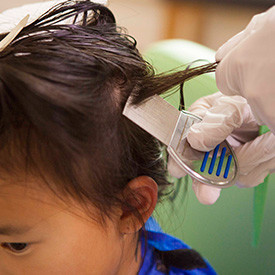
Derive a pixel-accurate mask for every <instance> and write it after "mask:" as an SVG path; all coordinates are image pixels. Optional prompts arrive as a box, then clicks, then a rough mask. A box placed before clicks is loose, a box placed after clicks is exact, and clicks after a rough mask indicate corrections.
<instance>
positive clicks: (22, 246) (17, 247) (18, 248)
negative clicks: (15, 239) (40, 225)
mask: <svg viewBox="0 0 275 275" xmlns="http://www.w3.org/2000/svg"><path fill="white" fill-rule="evenodd" d="M1 246H2V247H3V248H6V249H9V250H11V251H12V252H14V253H23V252H25V251H26V250H27V249H28V247H29V245H28V243H1Z"/></svg>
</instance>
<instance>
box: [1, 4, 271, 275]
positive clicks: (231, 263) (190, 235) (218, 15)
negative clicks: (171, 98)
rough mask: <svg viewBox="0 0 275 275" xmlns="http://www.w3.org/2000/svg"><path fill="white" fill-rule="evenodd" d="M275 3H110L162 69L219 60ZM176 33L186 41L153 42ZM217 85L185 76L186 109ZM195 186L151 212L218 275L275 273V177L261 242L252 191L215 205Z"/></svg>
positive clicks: (229, 194)
mask: <svg viewBox="0 0 275 275" xmlns="http://www.w3.org/2000/svg"><path fill="white" fill-rule="evenodd" d="M33 2H38V1H33V0H9V1H3V0H2V1H1V5H0V12H1V11H4V10H6V9H9V8H13V7H17V6H20V5H23V4H28V3H33ZM273 4H275V1H274V0H204V1H203V0H202V1H199V0H190V1H188V0H109V3H108V7H109V8H110V9H111V10H112V11H113V13H114V14H115V16H116V19H117V22H118V25H120V26H122V27H125V28H127V29H128V33H129V34H130V35H132V36H133V37H135V38H136V40H137V43H138V48H139V50H140V51H141V53H143V54H144V55H145V57H147V58H148V60H149V61H150V62H151V63H152V64H153V65H154V67H155V68H156V69H157V70H158V71H167V70H169V69H172V68H175V67H177V66H179V65H182V64H187V63H188V62H192V61H194V60H195V59H198V58H201V57H205V58H207V59H208V60H212V61H214V54H215V51H216V50H217V49H218V48H219V46H221V45H222V44H223V43H224V42H226V41H227V40H228V39H229V38H231V37H232V36H233V35H235V34H237V33H238V32H240V31H241V30H243V29H244V28H245V27H246V25H247V24H248V23H249V21H250V20H251V18H252V17H253V15H255V14H258V13H261V12H263V11H265V10H267V9H268V8H269V7H271V6H272V5H273ZM175 38H176V39H184V40H182V41H181V40H176V41H174V42H173V41H172V42H171V43H170V42H168V43H166V42H165V43H162V42H160V43H155V42H158V41H161V40H166V39H175ZM186 40H190V41H193V42H196V43H199V44H201V45H204V46H206V47H201V46H198V45H196V44H194V43H189V42H186ZM192 81H193V82H192ZM216 90H217V87H216V85H215V79H214V75H212V76H211V75H210V76H208V75H203V76H200V77H199V78H196V79H194V80H191V81H188V83H186V84H185V95H187V98H185V99H186V100H187V103H188V104H187V106H189V105H190V104H191V103H192V102H193V101H194V100H196V98H199V97H200V96H203V95H207V94H209V93H213V92H215V91H216ZM177 104H178V103H176V104H175V107H176V106H177ZM187 180H188V179H187ZM187 187H188V188H189V189H188V188H187ZM190 187H191V182H190V179H189V184H187V182H185V184H176V185H175V189H176V192H175V194H178V195H177V197H175V196H174V198H173V196H172V197H170V198H169V199H168V200H167V201H166V202H165V203H164V204H163V205H162V204H159V205H158V206H157V209H156V211H155V213H154V217H155V218H156V219H157V221H158V222H159V223H160V224H161V226H162V228H163V230H164V231H165V232H167V233H169V234H171V235H174V236H176V237H178V238H180V239H183V240H184V241H185V242H186V243H187V244H189V245H190V246H191V247H193V248H194V249H196V250H197V251H198V252H200V253H201V254H202V255H203V256H204V257H205V258H206V259H208V260H209V262H210V263H211V265H212V266H213V267H214V268H215V270H216V271H217V273H218V274H221V275H247V274H249V275H273V274H275V215H274V209H275V200H274V198H275V174H273V175H272V176H271V177H270V184H269V186H268V193H267V201H266V208H265V213H264V220H263V226H262V231H261V237H260V242H259V244H258V246H257V247H253V246H252V245H251V243H252V239H253V218H252V215H253V198H254V197H253V196H254V193H253V192H254V190H253V188H247V189H239V188H237V187H235V186H233V187H231V188H228V190H224V191H222V195H221V197H220V198H219V200H218V201H217V202H216V203H215V204H214V205H211V206H206V205H201V204H200V203H199V202H198V201H197V199H196V197H195V196H194V193H193V192H192V189H191V188H190ZM175 194H174V195H175ZM170 202H171V204H170Z"/></svg>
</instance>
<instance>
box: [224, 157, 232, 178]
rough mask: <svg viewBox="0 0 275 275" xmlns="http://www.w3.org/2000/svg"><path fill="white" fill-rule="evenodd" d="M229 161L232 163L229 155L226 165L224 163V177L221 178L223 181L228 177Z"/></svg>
mask: <svg viewBox="0 0 275 275" xmlns="http://www.w3.org/2000/svg"><path fill="white" fill-rule="evenodd" d="M231 161H232V155H229V156H228V159H227V163H226V168H225V172H224V175H223V177H224V178H225V179H226V178H227V177H228V172H229V168H230V164H231Z"/></svg>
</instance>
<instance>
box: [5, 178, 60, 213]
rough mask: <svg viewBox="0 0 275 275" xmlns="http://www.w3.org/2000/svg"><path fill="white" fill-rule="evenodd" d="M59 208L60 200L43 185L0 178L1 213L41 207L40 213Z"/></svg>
mask: <svg viewBox="0 0 275 275" xmlns="http://www.w3.org/2000/svg"><path fill="white" fill-rule="evenodd" d="M64 207H65V206H64ZM60 208H62V202H61V201H60V200H58V199H57V197H56V196H54V195H53V193H52V192H51V191H50V190H47V188H45V187H44V188H42V187H39V185H38V184H35V183H34V182H27V183H15V182H7V181H5V182H3V181H2V180H0V209H2V210H1V213H2V212H3V211H4V210H5V211H6V212H8V211H9V212H11V211H16V212H18V213H19V212H24V211H26V210H27V209H29V210H30V211H31V212H35V210H39V209H41V210H42V211H41V214H42V213H46V212H51V211H54V210H58V209H60ZM36 212H38V211H36Z"/></svg>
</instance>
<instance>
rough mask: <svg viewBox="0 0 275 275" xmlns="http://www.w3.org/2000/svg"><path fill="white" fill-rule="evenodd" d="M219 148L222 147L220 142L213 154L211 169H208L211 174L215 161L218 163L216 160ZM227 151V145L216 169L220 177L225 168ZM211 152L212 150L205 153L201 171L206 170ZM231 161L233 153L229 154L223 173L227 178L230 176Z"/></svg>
mask: <svg viewBox="0 0 275 275" xmlns="http://www.w3.org/2000/svg"><path fill="white" fill-rule="evenodd" d="M219 148H220V144H219V145H217V146H216V147H215V149H214V152H213V156H212V159H211V163H210V166H209V169H208V174H210V175H211V174H212V173H213V171H214V167H215V163H216V160H217V155H218V151H219ZM225 153H226V147H223V148H222V151H221V155H220V160H219V164H218V168H217V171H216V176H217V177H219V176H220V174H221V170H222V168H223V164H224V160H225ZM209 154H210V152H205V154H204V158H203V162H202V165H201V168H200V171H201V172H204V170H205V167H206V163H207V160H208V157H209ZM231 162H232V155H228V158H227V162H226V166H225V170H224V174H223V177H224V178H225V179H226V178H227V177H228V173H229V169H230V165H231Z"/></svg>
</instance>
